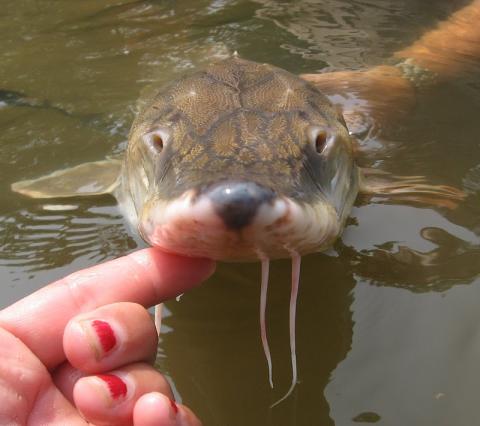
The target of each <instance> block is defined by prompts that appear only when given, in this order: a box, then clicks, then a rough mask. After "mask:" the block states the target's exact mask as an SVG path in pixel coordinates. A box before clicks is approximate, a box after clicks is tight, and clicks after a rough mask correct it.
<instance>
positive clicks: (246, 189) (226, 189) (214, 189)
mask: <svg viewBox="0 0 480 426" xmlns="http://www.w3.org/2000/svg"><path fill="white" fill-rule="evenodd" d="M202 195H204V196H205V197H207V198H208V199H209V200H210V202H211V203H212V207H213V209H214V211H215V212H216V213H217V215H218V216H219V217H220V218H221V219H222V221H223V223H224V224H225V226H226V227H227V228H228V229H230V230H234V231H238V230H240V229H242V228H244V227H246V226H248V225H250V224H251V223H252V222H253V221H254V219H255V217H256V216H257V214H258V212H259V210H260V208H261V207H262V206H263V205H266V204H269V205H272V204H273V202H274V200H275V199H276V197H277V195H276V194H275V192H274V191H273V190H271V189H270V188H267V187H265V186H262V185H259V184H258V183H255V182H222V183H219V184H216V185H214V186H210V187H207V188H206V189H205V190H204V191H203V194H202Z"/></svg>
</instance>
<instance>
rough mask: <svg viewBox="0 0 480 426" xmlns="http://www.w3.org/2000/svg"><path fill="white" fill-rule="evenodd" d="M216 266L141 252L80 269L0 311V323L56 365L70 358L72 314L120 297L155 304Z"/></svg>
mask: <svg viewBox="0 0 480 426" xmlns="http://www.w3.org/2000/svg"><path fill="white" fill-rule="evenodd" d="M214 268H215V266H214V262H213V261H211V260H207V259H195V258H186V257H182V256H177V255H173V254H167V253H164V252H162V251H160V250H157V249H152V248H149V249H144V250H140V251H137V252H135V253H132V254H130V255H128V256H125V257H122V258H119V259H115V260H112V261H110V262H106V263H103V264H100V265H97V266H94V267H92V268H89V269H86V270H83V271H79V272H75V273H73V274H72V275H69V276H68V277H66V278H63V279H61V280H60V281H57V282H56V283H54V284H51V285H49V286H47V287H44V288H43V289H41V290H39V291H37V292H35V293H33V294H31V295H30V296H27V297H26V298H24V299H22V300H20V301H19V302H17V303H15V304H14V305H11V306H10V307H8V308H6V309H4V310H3V311H1V312H0V326H3V327H4V328H6V329H7V330H9V331H10V332H11V333H12V334H14V335H15V336H17V337H18V338H19V339H21V340H22V341H23V342H24V343H25V344H26V345H27V346H29V347H30V349H31V350H32V351H33V352H34V353H35V354H36V355H37V356H38V357H39V358H40V360H41V361H42V362H43V363H44V364H45V365H46V366H47V368H53V367H55V366H56V365H58V364H60V363H61V362H62V361H63V360H64V359H65V354H64V352H63V346H62V338H61V337H62V335H63V330H64V328H65V326H66V324H67V322H68V321H69V320H70V318H72V317H73V316H75V315H77V314H79V313H81V312H85V311H89V310H92V309H95V308H97V307H99V306H102V305H105V304H110V303H115V302H121V301H129V302H135V303H139V304H141V305H143V306H152V305H155V304H157V303H159V302H160V301H163V300H165V299H168V298H171V297H174V296H176V295H178V294H181V293H183V292H185V291H187V290H188V289H190V288H192V287H194V286H196V285H198V284H199V283H200V282H202V281H204V280H205V279H206V278H207V277H208V276H209V275H211V274H212V273H213V271H214ZM45 342H48V345H46V344H45Z"/></svg>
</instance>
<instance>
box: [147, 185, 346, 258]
mask: <svg viewBox="0 0 480 426" xmlns="http://www.w3.org/2000/svg"><path fill="white" fill-rule="evenodd" d="M157 201H158V203H157V202H153V203H152V204H151V206H150V209H149V210H148V211H145V212H143V213H142V218H141V220H140V222H139V232H140V234H141V236H142V238H143V239H144V240H145V241H146V242H147V243H149V244H150V245H152V246H154V247H158V248H159V249H162V250H164V251H167V252H172V253H177V254H181V255H186V256H191V257H208V258H212V259H215V260H219V261H226V262H249V261H258V260H260V259H262V258H269V259H279V258H286V257H290V255H291V252H292V251H295V252H298V253H299V254H300V255H303V254H308V253H311V252H316V251H322V250H324V249H326V248H328V247H329V246H330V245H331V243H332V242H333V241H334V240H335V239H336V238H337V237H338V235H339V234H340V230H341V229H342V225H341V224H340V221H339V218H338V216H337V214H336V212H335V209H334V208H333V206H332V205H331V204H330V203H328V202H325V201H319V203H318V205H316V206H312V205H308V204H307V205H304V204H302V203H298V202H297V201H295V200H293V199H290V198H288V197H276V198H275V199H274V200H273V202H272V203H273V204H272V205H269V204H268V203H263V204H262V205H261V207H260V209H259V215H258V217H257V218H256V219H255V221H254V222H253V223H251V224H250V225H248V226H246V227H244V228H242V229H240V230H238V229H229V228H228V227H227V226H225V224H224V222H223V220H222V219H221V218H220V217H219V216H218V215H217V214H216V212H215V210H214V207H213V205H212V203H211V201H210V200H209V198H208V196H206V195H205V194H204V195H201V196H198V194H195V191H194V190H190V191H188V193H186V194H184V195H183V196H181V197H179V198H177V199H175V200H174V201H171V202H163V203H162V202H161V201H159V200H157ZM148 221H150V223H149V224H148V223H147V222H148Z"/></svg>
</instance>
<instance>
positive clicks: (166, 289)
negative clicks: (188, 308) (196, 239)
mask: <svg viewBox="0 0 480 426" xmlns="http://www.w3.org/2000/svg"><path fill="white" fill-rule="evenodd" d="M129 257H130V258H131V259H132V260H133V261H135V263H137V264H138V265H140V266H141V268H142V270H144V271H145V272H146V273H148V274H149V275H150V279H151V281H152V283H153V284H154V285H155V286H156V288H157V293H158V294H159V296H161V298H162V299H163V298H165V297H173V296H176V295H178V294H180V293H182V292H184V291H187V290H189V289H190V288H193V287H196V286H197V285H199V284H201V283H202V282H203V281H205V280H206V279H207V278H208V277H210V276H211V275H212V274H213V273H214V271H215V268H216V263H215V261H213V260H211V259H205V258H195V257H186V256H180V255H177V254H173V253H166V252H164V251H162V250H159V249H156V248H147V249H144V250H139V251H136V252H134V253H132V254H130V255H129Z"/></svg>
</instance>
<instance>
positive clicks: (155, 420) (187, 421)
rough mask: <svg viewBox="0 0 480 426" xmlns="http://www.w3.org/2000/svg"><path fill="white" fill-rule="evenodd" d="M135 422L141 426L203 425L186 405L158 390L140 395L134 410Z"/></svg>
mask: <svg viewBox="0 0 480 426" xmlns="http://www.w3.org/2000/svg"><path fill="white" fill-rule="evenodd" d="M133 424H134V425H141V426H158V425H162V426H176V425H182V426H202V423H201V422H200V420H198V419H197V417H196V416H195V415H194V414H193V413H192V412H191V411H190V410H189V409H188V407H185V406H184V405H180V404H177V403H176V402H175V401H173V400H172V399H169V398H167V397H166V396H165V395H162V394H161V393H158V392H152V393H148V394H146V395H143V396H142V397H140V399H139V400H138V401H137V403H136V404H135V408H134V411H133Z"/></svg>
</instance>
